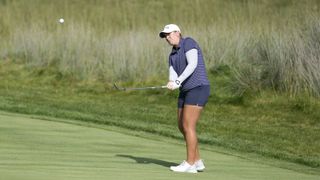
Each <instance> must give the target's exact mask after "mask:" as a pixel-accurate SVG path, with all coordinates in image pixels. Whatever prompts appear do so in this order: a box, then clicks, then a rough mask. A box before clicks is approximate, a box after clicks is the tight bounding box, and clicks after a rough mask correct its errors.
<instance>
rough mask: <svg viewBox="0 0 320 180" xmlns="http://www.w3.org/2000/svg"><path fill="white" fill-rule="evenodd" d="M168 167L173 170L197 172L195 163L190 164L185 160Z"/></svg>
mask: <svg viewBox="0 0 320 180" xmlns="http://www.w3.org/2000/svg"><path fill="white" fill-rule="evenodd" d="M170 169H171V170H172V171H174V172H186V173H197V172H198V171H197V169H196V165H195V164H193V165H190V164H189V163H188V162H187V161H183V162H182V163H181V164H180V165H178V166H171V167H170Z"/></svg>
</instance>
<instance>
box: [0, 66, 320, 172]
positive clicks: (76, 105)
mask: <svg viewBox="0 0 320 180" xmlns="http://www.w3.org/2000/svg"><path fill="white" fill-rule="evenodd" d="M211 81H212V82H213V86H212V90H213V94H212V96H211V99H210V102H209V104H208V106H207V107H206V109H205V111H204V113H203V116H202V118H201V121H200V123H199V126H198V132H199V139H200V142H201V143H203V144H209V145H210V144H214V145H220V146H223V147H227V148H231V149H234V150H238V151H241V152H251V153H254V154H260V155H264V156H267V157H274V158H277V159H284V160H288V161H291V162H295V163H300V164H304V165H307V166H310V167H313V168H314V171H318V170H319V167H320V152H319V149H320V142H319V139H320V135H319V133H318V132H319V127H320V124H319V119H320V114H319V111H317V109H318V108H319V103H318V102H317V101H316V100H315V101H309V100H306V99H302V98H300V99H288V98H287V97H285V96H281V95H278V96H275V95H270V94H271V93H262V94H261V95H259V96H256V97H248V96H244V97H234V96H231V95H229V94H230V93H228V91H229V90H228V88H225V87H226V82H228V76H227V75H226V74H225V73H220V74H219V73H216V74H214V76H212V78H211ZM111 88H112V86H111V84H101V83H91V84H89V83H76V82H72V81H71V80H70V79H68V80H64V79H59V76H57V75H56V74H55V73H54V71H52V72H50V71H44V72H41V76H39V75H38V72H37V73H35V72H32V73H30V72H28V71H26V70H25V69H24V67H23V65H17V64H11V63H9V62H4V61H3V62H1V64H0V109H1V110H5V111H11V112H18V113H24V114H37V115H45V116H51V117H60V118H69V119H75V120H80V121H86V122H94V123H98V124H107V125H116V126H120V127H124V128H127V129H131V130H139V131H145V132H151V133H154V134H158V135H163V136H167V137H173V138H178V139H182V137H181V135H180V134H179V132H178V130H177V129H176V120H175V111H176V109H175V107H176V105H175V99H176V95H177V93H176V92H167V91H166V90H159V91H144V92H116V91H114V90H112V89H111Z"/></svg>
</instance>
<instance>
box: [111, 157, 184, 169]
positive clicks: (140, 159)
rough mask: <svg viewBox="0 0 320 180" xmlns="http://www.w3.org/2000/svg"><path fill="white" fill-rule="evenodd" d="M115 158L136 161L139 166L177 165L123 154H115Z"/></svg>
mask: <svg viewBox="0 0 320 180" xmlns="http://www.w3.org/2000/svg"><path fill="white" fill-rule="evenodd" d="M116 156H118V157H123V158H129V159H133V160H135V161H136V163H139V164H157V165H160V166H164V167H170V166H177V165H178V164H177V163H174V162H168V161H163V160H159V159H153V158H146V157H137V156H131V155H125V154H117V155H116Z"/></svg>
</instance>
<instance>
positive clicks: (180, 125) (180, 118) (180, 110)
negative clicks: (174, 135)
mask: <svg viewBox="0 0 320 180" xmlns="http://www.w3.org/2000/svg"><path fill="white" fill-rule="evenodd" d="M177 118H178V128H179V131H180V132H181V134H182V135H183V137H184V138H185V135H184V130H183V108H178V111H177Z"/></svg>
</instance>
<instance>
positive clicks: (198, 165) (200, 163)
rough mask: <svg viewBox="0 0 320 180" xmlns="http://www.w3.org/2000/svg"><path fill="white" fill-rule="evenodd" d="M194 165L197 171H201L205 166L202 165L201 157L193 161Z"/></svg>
mask: <svg viewBox="0 0 320 180" xmlns="http://www.w3.org/2000/svg"><path fill="white" fill-rule="evenodd" d="M194 164H195V165H196V169H197V171H203V170H204V169H205V168H206V167H205V166H204V163H203V161H202V159H199V160H198V161H196V162H195V163H194Z"/></svg>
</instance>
